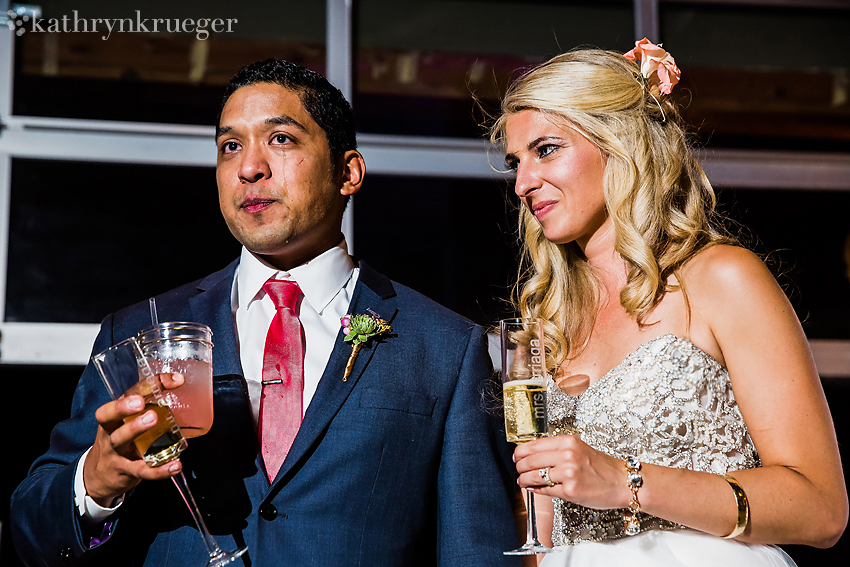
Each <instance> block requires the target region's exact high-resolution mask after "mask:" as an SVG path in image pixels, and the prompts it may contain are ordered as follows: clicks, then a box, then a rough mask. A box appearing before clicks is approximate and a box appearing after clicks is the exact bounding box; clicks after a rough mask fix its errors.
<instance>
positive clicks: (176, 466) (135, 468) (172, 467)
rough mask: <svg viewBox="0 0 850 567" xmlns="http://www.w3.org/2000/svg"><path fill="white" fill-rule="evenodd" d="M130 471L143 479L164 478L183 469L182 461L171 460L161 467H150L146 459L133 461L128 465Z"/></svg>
mask: <svg viewBox="0 0 850 567" xmlns="http://www.w3.org/2000/svg"><path fill="white" fill-rule="evenodd" d="M127 469H128V472H129V473H130V474H132V475H133V476H135V477H138V478H140V479H142V480H164V479H168V478H171V477H172V476H174V475H176V474H177V473H178V472H180V471H181V470H182V469H183V465H182V463H181V462H180V461H171V462H170V463H165V464H164V465H162V466H159V467H150V466H148V465H147V464H146V463H145V462H144V461H133V462H132V463H129V464H128V465H127Z"/></svg>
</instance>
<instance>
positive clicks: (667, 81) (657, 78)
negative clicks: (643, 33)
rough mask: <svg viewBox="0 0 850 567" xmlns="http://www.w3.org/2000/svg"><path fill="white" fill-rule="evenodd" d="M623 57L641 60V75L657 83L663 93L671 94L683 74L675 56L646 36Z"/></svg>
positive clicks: (650, 81)
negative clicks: (677, 65)
mask: <svg viewBox="0 0 850 567" xmlns="http://www.w3.org/2000/svg"><path fill="white" fill-rule="evenodd" d="M623 57H625V58H626V59H631V60H632V61H635V62H638V61H639V62H640V72H641V75H643V77H644V79H645V80H646V81H648V82H649V84H657V85H658V90H659V91H660V92H661V94H665V95H668V94H670V91H672V90H673V87H674V86H676V83H678V82H679V78H680V77H681V76H682V72H681V71H680V70H679V68H678V67H676V60H675V59H673V56H672V55H670V54H669V53H667V52H666V51H665V50H664V49H662V48H661V46H660V45H655V44H654V43H652V42H651V41H649V40H648V39H646V38H643V39H642V40H640V41H636V42H635V48H634V49H632V50H631V51H629V52H628V53H624V54H623Z"/></svg>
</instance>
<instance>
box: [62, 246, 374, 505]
mask: <svg viewBox="0 0 850 567" xmlns="http://www.w3.org/2000/svg"><path fill="white" fill-rule="evenodd" d="M359 275H360V268H358V267H357V266H355V265H354V262H353V261H352V260H351V256H349V255H348V247H347V246H346V243H345V239H343V240H342V241H341V242H340V243H339V244H338V245H337V246H335V247H333V248H331V249H330V250H327V251H325V252H323V253H322V254H320V255H319V256H317V257H315V258H313V259H312V260H310V261H309V262H307V263H305V264H302V265H300V266H298V267H296V268H292V269H291V270H290V271H289V272H284V271H282V270H278V269H277V268H275V267H273V266H271V265H269V264H267V263H266V262H264V261H263V260H261V259H259V258H257V257H256V256H254V255H253V254H251V253H250V252H248V250H246V249H245V248H244V247H243V248H242V255H241V256H240V260H239V266H237V268H236V276H235V277H234V278H233V288H232V291H231V299H230V304H231V309H232V312H233V318H234V322H235V325H236V336H237V339H238V341H239V358H240V360H241V361H242V372H243V373H244V376H245V380H246V382H247V384H248V399H249V400H250V402H251V409H252V411H253V415H254V425H255V426H256V424H257V423H258V420H259V415H260V394H261V392H262V379H263V353H264V351H265V344H266V334H267V333H268V330H269V326H270V325H271V322H272V319H273V318H274V315H275V306H274V303H273V302H272V300H271V298H270V297H269V296H268V295H267V294H266V292H264V291H263V284H264V283H266V281H267V280H269V279H270V278H274V279H278V280H293V281H295V282H296V283H297V284H298V287H300V288H301V291H302V293H303V294H304V299H303V300H302V301H301V308H300V310H299V313H298V314H297V315H298V318H299V319H300V321H301V327H302V328H303V329H304V343H305V354H304V401H303V405H302V407H303V408H304V411H306V410H307V406H308V405H309V404H310V401H311V400H312V399H313V394H315V392H316V388H317V387H318V385H319V380H320V379H321V377H322V374H323V373H324V371H325V366H327V364H328V360H329V359H330V356H331V353H332V352H333V349H334V346H335V344H334V343H335V342H336V340H337V335H338V334H339V328H340V319H341V318H342V317H344V316H345V315H346V314H347V313H348V306H349V305H350V304H351V298H352V297H353V295H354V288H355V286H356V285H357V278H358V277H359ZM213 342H215V337H213ZM302 417H303V416H302ZM87 456H88V451H86V452H85V453H84V454H83V456H82V458H81V459H80V461H79V463H78V465H77V470H76V474H75V478H74V501H75V503H76V505H77V509H78V511H79V513H80V516H82V517H83V518H85V519H90V520H91V521H95V522H98V521H103V520H104V519H106V518H107V517H109V516H110V515H111V514H113V513H114V512H115V511H116V510H117V509H118V507H119V506H120V505H121V502H122V501H123V496H122V497H120V498H119V499H118V500H117V501H116V503H115V504H114V506H113V507H112V508H104V507H102V506H100V505H98V504H97V503H96V502H95V501H94V500H92V499H91V498H90V497H89V496H88V495H87V494H86V491H85V484H84V482H83V466H84V464H85V459H86V457H87Z"/></svg>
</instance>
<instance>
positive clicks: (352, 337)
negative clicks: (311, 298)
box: [339, 309, 393, 382]
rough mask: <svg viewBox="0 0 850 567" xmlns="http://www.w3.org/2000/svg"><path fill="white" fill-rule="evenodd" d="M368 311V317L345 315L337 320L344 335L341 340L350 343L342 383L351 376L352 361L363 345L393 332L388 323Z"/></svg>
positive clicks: (364, 315)
mask: <svg viewBox="0 0 850 567" xmlns="http://www.w3.org/2000/svg"><path fill="white" fill-rule="evenodd" d="M368 311H369V314H368V315H367V314H363V315H346V316H345V317H343V318H342V319H340V320H339V322H340V324H341V325H342V332H343V334H344V335H345V338H344V339H343V340H344V341H345V342H347V343H351V355H350V356H349V357H348V363H347V364H346V365H345V375H344V376H343V377H342V381H343V382H347V381H348V377H349V376H351V371H352V369H353V368H354V361H355V360H357V355H358V354H359V353H360V349H361V348H363V345H364V344H366V343H367V342H369V341H370V340H372V339H373V338H380V337H383V336H384V335H386V334H388V333H391V332H392V330H393V329H392V327H390V325H389V323H387V322H386V321H384V320H383V319H381V317H380V316H379V315H378V314H377V313H375V312H374V311H372V310H371V309H369V310H368Z"/></svg>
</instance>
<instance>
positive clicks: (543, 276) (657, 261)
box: [490, 49, 735, 372]
mask: <svg viewBox="0 0 850 567" xmlns="http://www.w3.org/2000/svg"><path fill="white" fill-rule="evenodd" d="M522 110H536V111H538V112H542V113H544V114H546V115H547V116H548V117H549V118H550V119H551V120H552V122H553V123H554V124H556V125H558V126H560V127H563V128H572V129H574V130H575V131H577V132H578V133H580V134H581V135H583V136H584V137H585V138H587V139H588V140H590V141H591V142H592V143H593V144H595V145H596V146H597V147H598V148H600V150H601V151H602V152H603V154H604V155H605V156H606V165H605V174H604V177H603V190H604V193H605V203H606V207H607V212H608V214H609V215H610V216H611V219H612V221H613V225H614V232H615V249H616V251H617V252H618V253H619V254H620V256H622V258H623V259H624V260H625V261H626V264H627V267H628V278H627V282H626V285H625V287H624V288H623V289H622V291H621V292H620V303H621V304H622V305H623V307H624V308H625V309H626V310H627V311H628V313H629V314H631V315H632V316H633V317H634V318H635V320H636V321H637V323H638V324H640V325H643V324H645V319H646V317H647V315H648V314H649V313H650V312H651V311H652V309H653V308H655V306H657V305H658V303H659V302H660V301H661V299H662V298H663V297H664V295H665V294H666V293H667V292H669V291H675V290H676V289H678V286H672V285H670V284H668V278H669V277H670V276H671V275H673V274H676V273H677V271H678V270H679V269H680V268H681V267H682V266H683V265H684V264H685V263H686V262H687V261H688V259H690V258H692V257H693V256H694V255H696V254H697V253H699V252H700V251H702V250H705V249H706V248H708V247H710V246H713V245H715V244H720V243H728V244H734V243H735V239H734V238H732V237H730V236H729V235H727V234H726V233H725V232H723V231H722V229H721V228H720V224H719V223H718V222H716V220H715V216H716V213H715V205H716V198H715V195H714V191H713V189H712V188H711V184H710V183H709V181H708V178H707V177H706V176H705V173H704V172H703V170H702V168H701V167H700V165H699V164H698V163H697V160H696V159H695V158H694V156H693V154H692V152H691V146H690V144H689V142H688V138H687V134H686V133H685V130H684V128H683V126H682V123H681V119H680V117H679V112H678V110H677V108H676V105H675V104H674V103H673V102H672V101H671V100H669V99H668V97H666V96H664V95H662V94H661V93H660V92H659V90H658V87H657V85H650V84H647V82H646V81H644V80H643V78H642V76H641V75H640V69H639V67H638V65H637V64H636V63H635V62H633V61H630V60H628V59H626V58H625V57H623V55H622V54H620V53H616V52H613V51H603V50H599V49H581V50H576V51H571V52H569V53H564V54H562V55H558V56H557V57H554V58H553V59H551V60H549V61H547V62H546V63H543V64H541V65H539V66H538V67H535V68H533V69H531V70H530V71H528V72H526V73H525V74H524V75H522V76H521V77H519V78H518V79H517V80H516V81H515V82H514V83H513V84H512V85H511V86H510V88H509V89H508V91H507V93H506V95H505V97H504V99H503V101H502V105H501V113H500V116H499V117H498V118H497V120H496V121H495V123H494V124H493V126H492V128H491V130H490V139H491V141H492V142H494V143H500V144H502V146H503V147H504V143H505V127H506V124H507V121H508V119H509V118H510V117H511V116H512V115H514V114H516V113H518V112H520V111H522ZM519 214H520V226H521V232H522V233H523V235H522V238H521V241H522V242H521V246H522V258H521V262H520V273H519V277H518V280H517V284H516V286H515V288H514V294H513V297H512V301H513V303H514V306H515V308H516V309H517V310H518V311H519V312H520V313H521V314H522V316H523V317H540V318H542V319H543V321H544V328H545V335H546V341H547V351H548V356H547V367H548V369H549V371H550V372H554V371H555V370H556V369H557V368H558V367H559V366H560V364H561V363H562V362H563V361H564V360H565V359H568V358H574V357H575V356H577V355H578V354H580V352H581V350H583V347H584V345H585V344H586V341H587V340H588V338H589V337H590V333H591V331H592V329H593V325H594V323H595V320H596V313H597V312H598V308H599V301H600V299H599V298H600V295H599V294H600V284H599V281H598V279H597V277H596V276H595V274H594V272H593V270H592V269H591V268H590V266H589V265H588V263H587V260H586V258H585V257H584V254H583V252H582V250H581V249H580V248H579V247H578V245H577V244H575V243H574V242H572V243H568V244H554V243H552V242H550V241H549V240H547V239H546V237H545V236H544V234H543V230H542V228H541V226H540V224H539V223H538V222H537V219H536V218H535V217H534V215H533V214H532V213H531V212H530V211H529V210H528V209H527V208H526V207H525V205H522V206H521V207H520V213H519ZM676 279H677V280H678V281H681V280H680V279H679V278H676Z"/></svg>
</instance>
